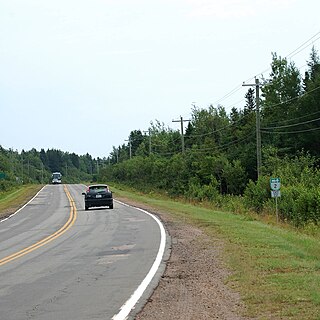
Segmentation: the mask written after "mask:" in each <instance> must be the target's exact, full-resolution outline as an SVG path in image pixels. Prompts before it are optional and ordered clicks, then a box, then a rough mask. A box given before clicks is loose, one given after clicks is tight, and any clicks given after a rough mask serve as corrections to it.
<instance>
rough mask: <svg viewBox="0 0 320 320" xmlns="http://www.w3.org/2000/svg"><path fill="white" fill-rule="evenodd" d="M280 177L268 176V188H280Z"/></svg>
mask: <svg viewBox="0 0 320 320" xmlns="http://www.w3.org/2000/svg"><path fill="white" fill-rule="evenodd" d="M280 186H281V183H280V178H270V189H271V190H273V191H277V190H280Z"/></svg>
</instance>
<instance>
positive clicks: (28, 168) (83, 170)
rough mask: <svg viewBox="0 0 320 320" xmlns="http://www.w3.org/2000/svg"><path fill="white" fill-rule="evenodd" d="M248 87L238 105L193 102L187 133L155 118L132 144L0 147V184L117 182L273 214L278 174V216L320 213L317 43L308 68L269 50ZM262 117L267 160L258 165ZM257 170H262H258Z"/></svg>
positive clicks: (317, 218)
mask: <svg viewBox="0 0 320 320" xmlns="http://www.w3.org/2000/svg"><path fill="white" fill-rule="evenodd" d="M258 80H259V83H260V85H259V89H260V97H259V100H258V105H259V109H258V111H259V112H257V105H256V104H257V101H256V94H255V88H254V87H250V88H249V89H248V90H247V92H246V94H245V103H244V106H243V108H242V109H237V108H235V107H234V108H232V109H231V112H230V113H227V112H226V109H225V107H224V106H223V105H218V106H213V105H210V106H209V107H207V108H201V107H198V106H193V108H192V110H191V118H190V121H188V123H187V125H186V127H185V132H184V133H183V132H181V131H180V130H173V129H171V128H170V127H166V126H165V125H164V124H163V123H161V122H160V121H158V120H155V121H152V122H151V123H150V127H149V129H148V131H147V132H144V131H143V132H142V131H141V130H140V129H136V130H132V131H131V132H130V134H129V139H128V143H127V144H122V145H120V146H118V147H115V146H113V150H112V152H111V153H110V155H109V156H108V157H107V158H104V159H99V158H98V159H93V158H92V157H91V156H90V155H89V154H86V155H82V156H78V155H76V154H74V153H71V154H69V153H65V152H62V151H60V150H54V149H52V150H47V151H45V150H43V149H41V151H40V152H38V151H37V150H35V149H33V150H30V151H27V152H26V151H22V152H21V153H19V152H17V151H13V150H11V149H10V150H5V149H4V148H0V191H1V190H7V189H9V188H11V187H13V186H14V185H16V184H19V183H20V184H21V183H48V182H49V180H50V176H51V172H53V171H60V172H62V174H63V179H64V180H63V182H65V183H72V182H79V181H101V182H109V183H119V184H123V185H127V186H130V187H134V188H136V189H138V190H142V191H144V192H160V193H164V194H167V195H169V196H172V197H178V198H183V199H186V200H188V201H196V202H208V203H211V204H213V205H214V206H215V207H217V208H228V209H230V210H232V211H234V212H240V211H241V212H242V211H245V210H252V211H254V212H256V213H258V214H263V213H268V214H270V213H271V214H274V210H275V209H274V207H275V206H274V199H273V198H271V195H270V178H271V177H278V178H281V197H280V198H279V201H278V202H279V217H280V219H282V220H283V221H287V222H289V223H292V224H294V225H295V226H303V225H306V224H314V225H317V224H318V223H319V222H320V189H319V187H318V186H319V182H320V172H319V165H320V163H319V155H320V148H319V147H320V143H319V141H320V59H319V56H318V53H317V51H316V49H315V48H314V47H313V48H312V50H311V53H310V55H309V58H308V61H307V70H306V71H305V72H304V74H301V73H300V70H299V69H298V68H297V67H296V66H295V64H294V62H292V61H288V60H287V59H286V58H281V57H280V56H278V55H277V54H276V53H273V54H272V62H271V72H270V74H269V77H268V78H264V77H262V76H261V77H260V78H259V79H258ZM257 116H259V122H260V130H258V131H259V134H260V136H261V167H260V169H259V172H258V170H257ZM258 173H259V174H258Z"/></svg>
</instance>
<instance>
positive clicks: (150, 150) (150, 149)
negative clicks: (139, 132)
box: [143, 128, 152, 155]
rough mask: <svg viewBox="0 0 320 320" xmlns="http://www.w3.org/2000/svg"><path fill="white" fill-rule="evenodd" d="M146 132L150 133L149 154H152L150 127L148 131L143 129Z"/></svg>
mask: <svg viewBox="0 0 320 320" xmlns="http://www.w3.org/2000/svg"><path fill="white" fill-rule="evenodd" d="M143 132H144V133H147V132H148V133H149V155H150V154H151V152H152V148H151V129H150V128H149V130H148V131H143Z"/></svg>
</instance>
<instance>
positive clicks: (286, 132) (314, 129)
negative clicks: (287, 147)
mask: <svg viewBox="0 0 320 320" xmlns="http://www.w3.org/2000/svg"><path fill="white" fill-rule="evenodd" d="M317 130H320V127H318V128H313V129H306V130H297V131H275V132H274V131H266V130H261V132H262V133H272V134H294V133H304V132H312V131H317Z"/></svg>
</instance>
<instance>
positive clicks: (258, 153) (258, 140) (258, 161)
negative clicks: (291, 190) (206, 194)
mask: <svg viewBox="0 0 320 320" xmlns="http://www.w3.org/2000/svg"><path fill="white" fill-rule="evenodd" d="M242 86H250V87H252V86H255V87H256V143H257V174H258V179H259V177H260V175H261V164H262V160H261V159H262V158H261V131H260V110H259V109H260V98H259V89H260V82H259V79H257V78H256V79H255V83H254V84H245V83H243V85H242Z"/></svg>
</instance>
